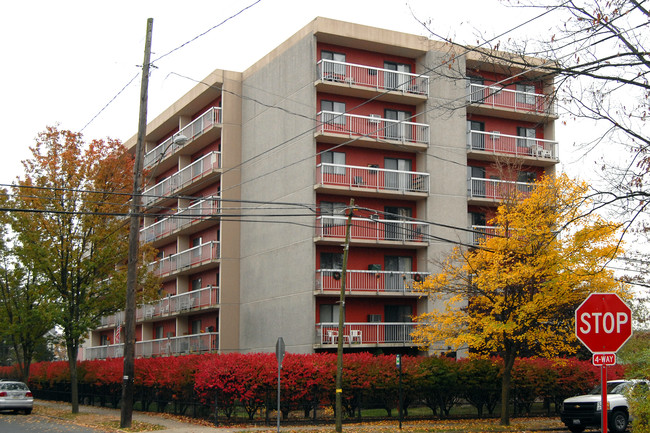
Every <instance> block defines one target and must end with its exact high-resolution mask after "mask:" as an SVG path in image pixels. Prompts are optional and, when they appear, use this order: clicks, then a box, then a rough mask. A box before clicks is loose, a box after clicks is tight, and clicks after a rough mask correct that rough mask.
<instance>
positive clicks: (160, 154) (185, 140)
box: [144, 107, 221, 172]
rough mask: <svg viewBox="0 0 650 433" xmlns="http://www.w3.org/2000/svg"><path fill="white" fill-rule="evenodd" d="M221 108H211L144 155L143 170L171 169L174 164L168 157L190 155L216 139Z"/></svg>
mask: <svg viewBox="0 0 650 433" xmlns="http://www.w3.org/2000/svg"><path fill="white" fill-rule="evenodd" d="M220 125H221V107H212V108H210V109H209V110H207V111H206V112H205V113H203V114H201V115H200V116H199V117H198V118H196V119H194V120H193V121H192V122H190V123H189V124H188V125H187V126H185V127H184V128H182V129H181V130H180V131H178V132H177V133H176V134H173V135H172V136H171V137H169V138H167V139H166V140H165V141H163V142H162V143H160V144H159V145H158V146H156V147H154V148H153V149H152V150H150V151H149V152H147V153H145V155H144V168H146V169H152V168H154V166H155V168H156V169H157V170H156V171H158V172H161V171H164V170H166V169H168V168H170V167H173V166H174V165H175V164H174V162H173V161H172V162H168V160H169V157H170V156H172V155H174V154H176V153H178V152H180V151H181V150H182V153H183V154H186V155H191V154H192V153H194V152H196V149H197V148H201V147H203V146H205V145H206V144H208V142H209V140H212V139H216V138H218V136H219V134H220V133H221V128H220Z"/></svg>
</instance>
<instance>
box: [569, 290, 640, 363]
mask: <svg viewBox="0 0 650 433" xmlns="http://www.w3.org/2000/svg"><path fill="white" fill-rule="evenodd" d="M576 336H577V337H578V340H580V341H582V344H584V345H585V346H587V348H588V349H589V350H591V351H592V352H594V353H615V352H616V351H618V349H620V348H621V346H622V345H623V344H625V342H626V341H627V340H628V339H629V338H630V337H631V336H632V310H630V307H628V306H627V305H626V304H625V302H623V301H622V300H621V298H619V297H618V295H616V294H614V293H592V294H591V295H589V296H588V297H587V299H585V301H584V302H583V303H582V304H580V306H579V307H578V308H577V309H576Z"/></svg>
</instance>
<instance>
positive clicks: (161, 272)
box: [149, 241, 219, 277]
mask: <svg viewBox="0 0 650 433" xmlns="http://www.w3.org/2000/svg"><path fill="white" fill-rule="evenodd" d="M217 259H219V241H211V242H206V243H204V244H201V245H199V246H196V247H193V248H190V249H187V250H184V251H181V252H180V253H177V254H173V255H171V256H169V257H165V258H163V259H160V260H158V261H156V262H153V263H151V264H150V265H149V272H154V273H155V274H156V275H158V276H159V277H162V276H165V275H170V274H173V273H175V272H179V271H182V270H183V269H185V268H190V267H195V266H199V265H201V264H203V263H208V262H211V261H214V260H217Z"/></svg>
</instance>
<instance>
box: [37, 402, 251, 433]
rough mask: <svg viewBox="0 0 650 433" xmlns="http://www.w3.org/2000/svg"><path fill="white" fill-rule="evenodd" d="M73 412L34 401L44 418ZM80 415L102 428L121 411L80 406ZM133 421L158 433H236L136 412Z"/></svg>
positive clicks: (63, 405) (82, 420) (55, 404)
mask: <svg viewBox="0 0 650 433" xmlns="http://www.w3.org/2000/svg"><path fill="white" fill-rule="evenodd" d="M39 409H41V410H39ZM71 410H72V408H71V406H70V403H62V402H52V401H45V400H35V401H34V412H35V413H36V414H41V415H44V416H52V417H57V412H59V413H60V412H61V411H63V412H66V413H70V412H71ZM79 413H80V414H82V415H96V417H92V418H89V417H84V418H82V417H80V418H79V419H78V421H79V422H80V423H82V424H85V425H90V426H92V427H98V428H102V426H99V424H101V423H102V422H107V421H115V420H117V421H119V420H120V410H119V409H111V408H107V407H97V406H83V405H79ZM133 420H134V421H139V422H146V423H149V424H157V425H160V426H163V427H164V429H163V430H156V431H157V432H160V433H201V432H220V433H231V432H234V431H235V430H232V429H227V428H217V427H207V426H201V425H198V424H193V423H191V422H183V421H178V420H176V419H173V418H171V417H169V418H168V417H165V416H159V415H154V414H151V413H142V412H136V411H134V412H133ZM89 421H90V422H89ZM95 421H96V422H95ZM71 422H72V421H71ZM104 428H105V427H104ZM246 430H252V429H246Z"/></svg>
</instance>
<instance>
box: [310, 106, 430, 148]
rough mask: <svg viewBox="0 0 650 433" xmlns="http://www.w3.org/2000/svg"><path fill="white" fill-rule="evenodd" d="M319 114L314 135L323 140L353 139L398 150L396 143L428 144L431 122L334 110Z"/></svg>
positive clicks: (414, 145) (367, 145) (424, 145)
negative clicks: (416, 121) (407, 120)
mask: <svg viewBox="0 0 650 433" xmlns="http://www.w3.org/2000/svg"><path fill="white" fill-rule="evenodd" d="M316 117H317V118H316V121H317V127H316V132H315V134H314V135H315V136H316V138H317V139H318V141H321V142H325V143H333V144H341V143H345V142H347V141H350V140H351V139H354V140H355V145H356V146H365V147H372V148H375V149H391V150H395V144H400V145H402V146H403V149H404V150H411V151H420V150H425V149H427V148H428V146H429V125H427V124H425V123H415V122H406V121H400V120H392V119H385V118H382V117H379V116H358V115H356V114H347V113H336V112H334V111H320V112H319V113H318V114H317V115H316Z"/></svg>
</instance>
